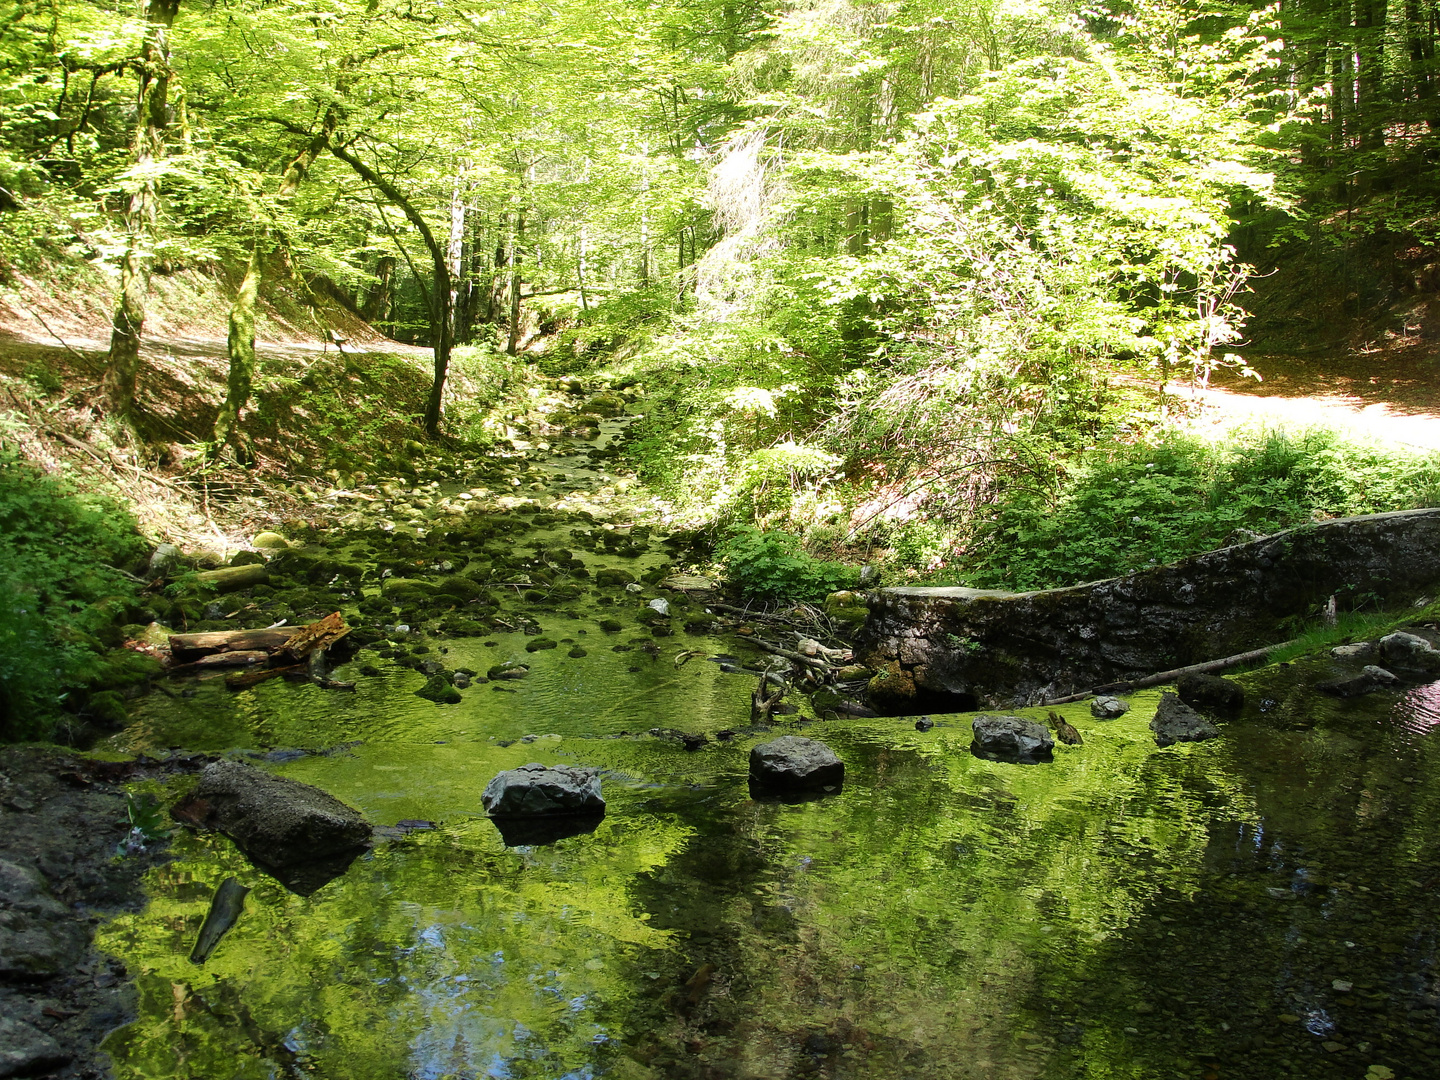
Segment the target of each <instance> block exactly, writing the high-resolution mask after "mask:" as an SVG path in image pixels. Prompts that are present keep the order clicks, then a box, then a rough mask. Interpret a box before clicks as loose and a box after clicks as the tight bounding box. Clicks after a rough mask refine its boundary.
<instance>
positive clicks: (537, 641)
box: [525, 637, 560, 652]
mask: <svg viewBox="0 0 1440 1080" xmlns="http://www.w3.org/2000/svg"><path fill="white" fill-rule="evenodd" d="M559 645H560V643H559V642H558V641H556V640H555V639H554V638H548V637H537V638H533V639H532V640H530V641H527V642H526V643H525V651H526V652H542V651H543V650H545V649H554V648H558V647H559Z"/></svg>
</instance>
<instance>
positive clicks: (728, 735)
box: [715, 728, 738, 742]
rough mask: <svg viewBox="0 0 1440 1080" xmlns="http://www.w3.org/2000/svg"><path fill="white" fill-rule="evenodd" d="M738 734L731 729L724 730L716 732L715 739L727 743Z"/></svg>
mask: <svg viewBox="0 0 1440 1080" xmlns="http://www.w3.org/2000/svg"><path fill="white" fill-rule="evenodd" d="M737 734H738V732H735V731H731V730H730V729H729V728H722V729H721V730H719V731H717V732H715V738H717V739H720V740H721V741H722V742H725V741H729V740H730V739H733V738H734V737H735V736H736V735H737Z"/></svg>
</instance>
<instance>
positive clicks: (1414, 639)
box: [1380, 631, 1440, 671]
mask: <svg viewBox="0 0 1440 1080" xmlns="http://www.w3.org/2000/svg"><path fill="white" fill-rule="evenodd" d="M1380 655H1381V656H1382V657H1384V658H1385V660H1386V661H1387V662H1388V663H1389V664H1390V665H1391V666H1392V667H1399V668H1406V669H1408V670H1411V671H1440V649H1437V648H1435V646H1434V645H1432V644H1430V642H1429V641H1427V640H1426V639H1425V638H1423V637H1421V636H1420V635H1418V634H1407V633H1405V632H1404V631H1396V632H1395V633H1393V634H1386V635H1385V636H1384V637H1382V638H1381V639H1380Z"/></svg>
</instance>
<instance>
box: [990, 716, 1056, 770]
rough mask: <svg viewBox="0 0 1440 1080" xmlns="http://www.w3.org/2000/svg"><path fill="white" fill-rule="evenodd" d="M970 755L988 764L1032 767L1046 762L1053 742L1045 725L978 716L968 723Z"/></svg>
mask: <svg viewBox="0 0 1440 1080" xmlns="http://www.w3.org/2000/svg"><path fill="white" fill-rule="evenodd" d="M970 729H971V731H973V732H974V733H975V741H974V742H973V743H972V744H971V746H970V752H971V753H973V754H974V755H975V756H976V757H982V758H986V759H988V760H991V761H1009V762H1014V763H1022V764H1033V763H1035V762H1038V761H1049V760H1050V758H1051V754H1052V752H1053V751H1054V749H1055V740H1054V739H1053V738H1051V736H1050V730H1049V729H1048V728H1047V727H1045V725H1044V724H1037V723H1036V722H1035V721H1033V720H1026V719H1024V718H1022V717H1019V716H977V717H976V718H975V719H974V720H973V721H971V723H970Z"/></svg>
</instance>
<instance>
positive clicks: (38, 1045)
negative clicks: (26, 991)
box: [0, 1016, 74, 1076]
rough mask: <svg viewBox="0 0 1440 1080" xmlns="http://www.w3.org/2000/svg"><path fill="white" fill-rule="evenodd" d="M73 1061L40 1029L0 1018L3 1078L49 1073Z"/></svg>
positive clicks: (0, 1060) (0, 1049)
mask: <svg viewBox="0 0 1440 1080" xmlns="http://www.w3.org/2000/svg"><path fill="white" fill-rule="evenodd" d="M73 1057H74V1055H73V1054H70V1053H68V1052H66V1051H65V1050H62V1049H61V1048H60V1044H59V1043H57V1042H56V1041H55V1040H54V1039H52V1038H51V1037H50V1036H49V1035H47V1034H45V1032H43V1031H41V1030H39V1029H38V1028H34V1027H31V1026H30V1025H29V1024H27V1023H25V1021H23V1020H20V1019H17V1018H15V1017H12V1016H0V1076H35V1075H37V1074H40V1073H48V1072H50V1071H51V1070H53V1069H56V1068H59V1067H60V1066H62V1065H64V1064H66V1063H67V1062H69V1061H70V1060H71V1059H72V1058H73Z"/></svg>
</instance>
